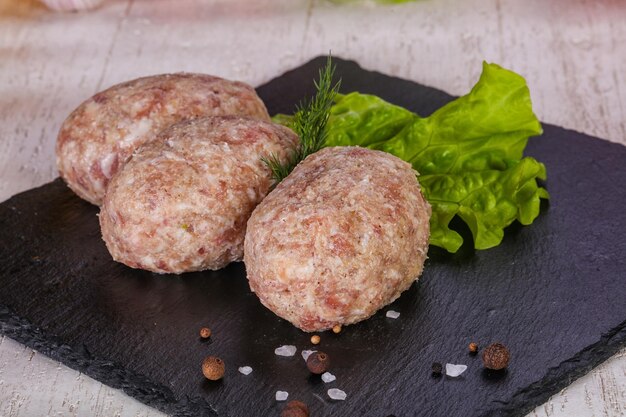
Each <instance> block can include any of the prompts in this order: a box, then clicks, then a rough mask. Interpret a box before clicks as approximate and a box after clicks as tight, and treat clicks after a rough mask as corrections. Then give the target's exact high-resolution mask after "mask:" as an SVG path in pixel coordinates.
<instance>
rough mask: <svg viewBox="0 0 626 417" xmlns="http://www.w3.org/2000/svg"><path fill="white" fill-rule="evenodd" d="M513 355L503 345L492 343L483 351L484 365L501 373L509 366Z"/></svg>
mask: <svg viewBox="0 0 626 417" xmlns="http://www.w3.org/2000/svg"><path fill="white" fill-rule="evenodd" d="M509 360H511V354H510V353H509V350H508V349H507V348H506V346H504V345H503V344H502V343H492V344H490V345H489V346H487V347H486V348H485V350H483V364H484V365H485V368H487V369H493V370H495V371H499V370H500V369H504V368H506V367H507V366H509Z"/></svg>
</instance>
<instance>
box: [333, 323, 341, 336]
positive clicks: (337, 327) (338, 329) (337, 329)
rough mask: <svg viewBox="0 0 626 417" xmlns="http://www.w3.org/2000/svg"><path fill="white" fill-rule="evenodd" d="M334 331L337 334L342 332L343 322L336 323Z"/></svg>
mask: <svg viewBox="0 0 626 417" xmlns="http://www.w3.org/2000/svg"><path fill="white" fill-rule="evenodd" d="M333 333H335V334H337V333H341V324H335V325H334V326H333Z"/></svg>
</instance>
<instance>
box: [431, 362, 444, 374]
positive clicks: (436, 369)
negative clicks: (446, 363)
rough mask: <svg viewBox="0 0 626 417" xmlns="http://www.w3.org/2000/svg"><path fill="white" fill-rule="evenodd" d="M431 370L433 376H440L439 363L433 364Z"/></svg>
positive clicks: (441, 368)
mask: <svg viewBox="0 0 626 417" xmlns="http://www.w3.org/2000/svg"><path fill="white" fill-rule="evenodd" d="M431 369H432V371H433V376H441V371H442V370H443V366H442V365H441V364H440V363H439V362H433V365H432V367H431Z"/></svg>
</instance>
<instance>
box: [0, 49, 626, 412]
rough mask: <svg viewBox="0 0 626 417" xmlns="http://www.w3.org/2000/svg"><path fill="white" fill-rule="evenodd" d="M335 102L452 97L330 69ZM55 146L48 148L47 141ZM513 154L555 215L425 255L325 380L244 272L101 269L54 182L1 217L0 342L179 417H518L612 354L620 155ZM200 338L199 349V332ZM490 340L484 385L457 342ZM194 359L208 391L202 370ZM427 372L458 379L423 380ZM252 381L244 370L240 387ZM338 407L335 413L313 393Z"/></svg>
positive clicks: (90, 229) (268, 88)
mask: <svg viewBox="0 0 626 417" xmlns="http://www.w3.org/2000/svg"><path fill="white" fill-rule="evenodd" d="M335 62H336V64H337V73H338V75H340V76H342V78H343V88H342V90H343V91H345V92H348V91H353V90H359V91H362V92H366V93H373V94H377V95H379V96H381V97H383V98H386V99H388V100H389V101H392V102H394V103H397V104H399V105H402V106H405V107H407V108H409V109H411V110H414V111H416V112H418V113H419V114H422V115H427V114H429V113H431V112H432V111H433V110H434V109H436V108H438V107H440V106H441V105H443V104H444V103H446V102H447V101H449V100H451V99H452V97H450V96H449V95H447V94H445V93H442V92H440V91H437V90H434V89H431V88H427V87H423V86H420V85H418V84H415V83H412V82H409V81H403V80H399V79H395V78H391V77H388V76H385V75H382V74H378V73H373V72H367V71H364V70H363V69H361V68H360V67H358V66H357V65H356V64H355V63H353V62H347V61H342V60H340V59H335ZM323 63H324V59H323V58H318V59H316V60H313V61H312V62H310V63H308V64H306V65H304V66H303V67H300V68H298V69H296V70H294V71H291V72H288V73H286V74H284V75H283V76H281V77H279V78H277V79H275V80H273V81H271V82H270V83H268V84H266V85H264V86H262V87H260V88H259V89H258V91H259V94H260V95H261V96H262V97H263V99H264V100H265V101H266V103H267V105H268V108H269V110H270V113H272V114H273V113H276V112H290V111H292V109H293V105H294V104H295V103H296V102H297V101H299V100H300V99H301V98H302V97H303V96H304V95H306V94H309V93H311V92H312V88H311V80H312V79H313V78H315V76H316V75H317V69H318V68H319V67H320V66H321V65H322V64H323ZM50 140H53V138H50ZM528 154H530V155H532V156H535V157H536V158H538V159H539V160H541V161H543V162H545V164H546V166H547V168H548V182H547V184H546V185H547V188H548V189H549V191H550V193H551V195H552V200H551V202H550V206H549V207H547V205H546V207H544V209H543V212H542V214H541V216H540V217H539V218H538V219H537V220H536V222H535V224H533V225H532V226H530V227H521V226H519V225H513V226H511V227H509V228H508V229H507V231H506V236H505V239H504V242H503V244H502V245H500V246H499V247H497V248H494V249H491V250H487V251H481V252H476V253H474V251H472V250H471V249H469V248H468V247H467V246H465V247H464V248H462V250H461V251H460V252H459V253H458V254H457V255H454V256H452V255H448V254H445V253H442V252H441V251H437V250H433V249H431V251H430V259H429V261H428V263H427V266H426V268H425V272H424V275H423V276H422V278H421V280H420V281H419V283H418V284H415V285H413V286H412V287H411V289H410V290H408V291H407V292H406V293H405V294H403V295H402V297H401V298H400V299H399V300H398V301H396V302H395V303H394V304H393V305H392V306H391V308H393V309H394V310H397V311H399V312H401V313H402V315H401V317H400V318H399V319H397V320H391V319H387V318H385V315H384V310H383V311H382V312H379V313H378V314H377V315H376V316H374V317H373V318H371V319H369V320H367V321H365V322H363V323H360V324H357V325H354V326H350V327H348V328H346V329H344V331H343V332H342V333H341V334H339V335H335V334H332V333H330V332H328V333H325V334H323V335H322V340H323V342H322V346H321V349H323V350H324V351H326V352H327V353H329V354H330V355H331V357H332V360H333V366H332V372H333V373H334V374H335V375H336V376H337V381H335V382H333V383H330V384H324V383H322V382H321V381H320V380H319V378H318V377H311V376H310V375H309V373H308V372H307V370H306V368H305V366H304V361H303V360H302V358H301V356H300V352H298V354H297V355H296V356H295V357H292V358H282V357H277V356H275V355H274V348H276V347H278V346H279V345H282V344H294V345H296V346H298V347H299V349H303V348H309V347H310V345H309V342H308V340H309V335H307V334H304V333H302V332H300V331H298V330H297V329H295V328H294V327H292V326H291V325H290V324H289V323H287V322H285V321H283V320H281V319H278V318H277V317H276V316H274V315H273V314H272V313H271V312H269V311H268V310H266V309H265V308H264V307H262V306H261V304H260V303H259V302H258V300H257V299H256V297H255V296H254V294H252V293H251V292H250V290H249V288H248V285H247V282H246V279H245V270H244V266H243V264H241V263H239V264H232V265H230V266H229V267H227V268H226V269H224V270H222V271H219V272H205V273H193V274H186V275H183V276H182V277H176V276H159V275H155V274H151V273H148V272H143V271H136V270H131V269H129V268H127V267H125V266H123V265H120V264H116V263H114V262H113V261H112V260H111V259H110V257H109V255H108V253H107V251H106V248H105V246H104V244H103V242H102V241H101V239H100V234H99V227H98V222H97V218H96V213H97V208H96V207H93V206H91V205H89V204H87V203H85V202H83V201H81V200H80V199H78V198H77V197H76V196H74V195H73V194H72V192H71V191H69V189H67V188H66V187H65V185H64V184H63V183H62V182H61V181H60V180H56V181H54V182H52V183H50V184H46V185H44V186H43V187H40V188H37V189H34V190H30V191H27V192H25V193H22V194H20V195H17V196H15V197H13V198H11V199H9V200H8V201H5V202H4V203H2V204H1V205H0V325H1V327H0V329H1V332H2V333H4V334H5V335H7V336H9V337H11V338H13V339H16V340H18V341H20V342H22V343H25V344H26V345H28V346H30V347H33V348H35V349H37V350H39V351H40V352H42V353H44V354H46V355H49V356H51V357H53V358H54V359H58V360H60V361H62V362H64V363H66V364H67V365H69V366H70V367H72V368H75V369H78V370H80V371H82V372H85V373H86V374H88V375H90V376H92V377H94V378H96V379H98V380H101V381H103V382H105V383H106V384H108V385H111V386H114V387H120V388H122V389H124V390H125V391H126V392H127V393H129V394H130V395H132V396H134V397H136V398H138V399H139V400H140V401H143V402H145V403H146V404H149V405H152V406H155V407H157V408H159V409H161V410H164V411H166V412H167V413H170V414H173V415H181V416H205V415H206V416H214V415H219V416H251V415H254V416H266V415H267V416H271V415H279V413H280V410H281V409H282V407H283V403H277V402H276V401H275V400H274V394H275V392H276V390H279V389H280V390H286V391H289V393H290V397H289V398H290V399H301V400H303V401H305V402H307V403H308V404H309V406H310V407H311V410H312V416H315V417H320V416H330V415H334V416H360V415H363V416H380V417H384V416H388V415H392V414H393V415H395V416H398V417H400V416H521V415H524V414H525V413H526V412H528V411H529V410H531V409H532V408H533V407H534V406H536V405H538V404H540V403H541V402H543V401H545V400H546V399H547V397H548V396H549V395H551V394H553V393H556V392H557V391H558V390H559V389H561V388H562V387H564V386H566V385H568V384H569V383H570V382H571V381H572V380H574V379H575V378H577V377H579V376H581V375H582V374H584V373H585V372H587V371H589V369H591V368H592V367H593V366H595V365H597V364H598V363H600V362H601V361H603V360H604V359H606V358H608V357H609V356H610V355H611V354H613V353H614V352H616V351H617V350H618V349H619V348H620V347H621V346H624V345H625V344H626V321H625V320H626V272H625V268H624V266H625V265H624V264H625V258H626V256H625V254H626V239H624V238H623V233H624V232H625V231H626V211H625V210H624V209H623V207H624V205H625V204H626V191H625V189H624V188H623V187H624V184H626V147H623V146H620V145H616V144H612V143H609V142H606V141H603V140H599V139H595V138H591V137H588V136H585V135H582V134H579V133H576V132H573V131H569V130H565V129H561V128H558V127H554V126H549V125H546V126H545V133H544V135H543V136H542V137H540V138H535V139H532V140H531V142H530V144H529V147H528ZM385 310H386V309H385ZM204 325H208V326H210V327H211V328H212V330H213V333H214V336H213V337H212V339H211V340H210V341H209V342H202V341H200V340H199V338H198V329H199V328H200V327H202V326H204ZM470 341H477V342H479V343H480V344H481V345H483V346H484V345H485V344H487V343H489V342H492V341H501V342H503V343H505V344H506V345H508V346H509V347H510V349H511V351H512V356H513V359H512V363H511V365H510V367H509V369H508V371H507V372H505V373H502V374H489V373H486V372H484V371H483V369H482V366H481V361H480V358H479V357H472V356H469V355H468V354H467V350H466V349H467V344H468V343H469V342H470ZM207 354H214V355H218V356H220V357H222V358H223V359H224V361H225V362H226V364H227V371H226V376H225V378H224V380H223V381H221V382H218V383H210V382H208V381H205V380H204V378H203V377H202V374H201V372H200V362H201V361H202V359H203V358H204V356H205V355H207ZM433 361H439V362H443V363H445V362H450V363H462V364H467V365H468V366H469V368H468V370H467V371H466V372H465V374H464V375H463V376H462V377H461V378H458V379H450V378H440V379H434V378H431V376H430V367H431V363H432V362H433ZM242 365H250V366H252V367H253V368H254V372H253V373H252V374H251V375H249V376H243V375H241V374H239V373H238V372H237V368H238V367H239V366H242ZM330 387H338V388H341V389H343V390H345V391H346V392H347V393H348V399H347V400H346V401H344V402H333V401H331V400H329V399H328V397H327V396H326V390H327V389H328V388H330Z"/></svg>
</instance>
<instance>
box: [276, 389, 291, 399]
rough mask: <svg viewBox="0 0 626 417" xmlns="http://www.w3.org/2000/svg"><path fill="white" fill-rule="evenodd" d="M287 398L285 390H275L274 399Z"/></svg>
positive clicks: (287, 394)
mask: <svg viewBox="0 0 626 417" xmlns="http://www.w3.org/2000/svg"><path fill="white" fill-rule="evenodd" d="M287 398H289V393H288V392H287V391H276V401H286V400H287Z"/></svg>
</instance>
